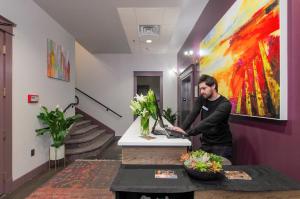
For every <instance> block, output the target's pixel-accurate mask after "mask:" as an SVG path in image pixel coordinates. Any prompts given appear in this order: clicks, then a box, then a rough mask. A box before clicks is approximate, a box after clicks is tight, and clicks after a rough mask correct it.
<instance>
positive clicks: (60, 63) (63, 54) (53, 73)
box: [47, 39, 70, 81]
mask: <svg viewBox="0 0 300 199" xmlns="http://www.w3.org/2000/svg"><path fill="white" fill-rule="evenodd" d="M47 75H48V77H51V78H55V79H60V80H64V81H70V60H69V53H68V52H67V51H66V50H65V49H64V48H63V46H62V45H58V44H56V43H55V42H54V41H52V40H51V39H47Z"/></svg>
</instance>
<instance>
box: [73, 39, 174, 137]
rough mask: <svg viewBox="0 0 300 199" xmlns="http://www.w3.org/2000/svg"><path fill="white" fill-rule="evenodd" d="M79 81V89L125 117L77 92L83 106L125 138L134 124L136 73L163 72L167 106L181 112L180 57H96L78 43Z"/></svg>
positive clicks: (131, 55) (108, 55)
mask: <svg viewBox="0 0 300 199" xmlns="http://www.w3.org/2000/svg"><path fill="white" fill-rule="evenodd" d="M75 54H76V56H75V57H76V66H77V70H76V71H77V78H76V87H77V88H79V89H81V90H83V91H84V92H86V93H87V94H89V95H90V96H92V97H94V98H95V99H97V100H98V101H100V102H101V103H103V104H105V105H107V106H108V107H110V108H112V109H113V110H115V111H116V112H117V113H119V114H121V115H122V116H123V117H122V118H118V117H117V116H115V115H113V114H112V113H111V112H106V110H105V109H104V108H101V107H100V106H99V105H96V103H94V102H93V101H91V100H89V99H87V98H86V97H84V96H82V95H81V94H80V93H78V92H76V94H78V96H79V98H80V105H79V107H80V108H81V109H82V110H83V111H85V112H87V113H89V114H90V115H92V116H93V117H95V118H97V119H98V120H99V121H101V122H103V123H104V124H106V125H107V126H109V127H110V128H112V129H113V130H115V131H116V135H122V134H123V133H124V132H125V131H126V129H127V128H128V127H129V126H130V124H131V123H132V121H133V116H132V113H131V110H130V108H129V103H130V100H131V99H132V98H133V95H134V94H133V83H134V82H133V79H134V78H133V71H163V92H164V93H163V103H164V107H171V108H172V110H174V111H176V110H177V82H176V79H177V78H176V74H175V73H174V72H173V71H172V68H174V67H176V54H168V55H133V54H97V55H93V54H91V53H89V52H88V51H87V50H86V49H84V48H83V47H82V46H80V44H78V43H76V44H75Z"/></svg>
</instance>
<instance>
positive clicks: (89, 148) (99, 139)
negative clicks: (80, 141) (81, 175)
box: [66, 133, 114, 155]
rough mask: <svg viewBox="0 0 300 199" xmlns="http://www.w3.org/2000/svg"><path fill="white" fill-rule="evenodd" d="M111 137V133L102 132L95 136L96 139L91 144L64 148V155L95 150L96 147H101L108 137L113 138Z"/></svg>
mask: <svg viewBox="0 0 300 199" xmlns="http://www.w3.org/2000/svg"><path fill="white" fill-rule="evenodd" d="M113 137H114V135H113V134H108V133H103V134H101V135H100V136H99V137H97V141H96V142H94V143H93V144H91V145H87V146H85V147H81V148H75V149H66V155H76V154H82V153H87V152H90V151H93V150H96V149H98V148H101V147H102V146H103V145H104V144H105V143H106V142H108V141H109V140H110V139H113Z"/></svg>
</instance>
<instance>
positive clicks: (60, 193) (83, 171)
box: [27, 160, 121, 199]
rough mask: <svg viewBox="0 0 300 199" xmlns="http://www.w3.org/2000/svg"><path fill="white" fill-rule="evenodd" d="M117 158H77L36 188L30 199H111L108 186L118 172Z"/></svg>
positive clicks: (111, 195) (118, 163) (112, 196)
mask: <svg viewBox="0 0 300 199" xmlns="http://www.w3.org/2000/svg"><path fill="white" fill-rule="evenodd" d="M120 163H121V162H120V161H118V160H78V161H75V162H73V163H72V164H70V165H69V166H68V167H66V168H65V169H64V170H62V171H61V172H59V173H58V174H57V175H55V176H54V177H53V178H52V179H50V180H49V181H48V182H46V183H45V184H44V185H42V187H40V188H38V189H37V190H36V191H35V192H33V193H32V194H31V195H30V196H29V197H27V198H30V199H33V198H34V199H37V198H41V199H50V198H51V199H54V198H55V199H58V198H59V199H66V198H78V199H79V198H80V199H83V198H84V199H87V198H89V199H92V198H99V199H112V198H114V194H113V193H112V192H110V191H109V187H110V185H111V183H112V181H113V179H114V177H115V175H116V174H117V172H118V169H119V166H120Z"/></svg>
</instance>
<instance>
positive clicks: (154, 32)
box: [139, 25, 160, 37]
mask: <svg viewBox="0 0 300 199" xmlns="http://www.w3.org/2000/svg"><path fill="white" fill-rule="evenodd" d="M159 33H160V25H139V36H140V37H142V36H156V37H158V36H159Z"/></svg>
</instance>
